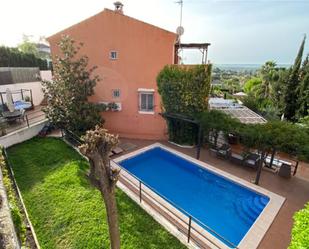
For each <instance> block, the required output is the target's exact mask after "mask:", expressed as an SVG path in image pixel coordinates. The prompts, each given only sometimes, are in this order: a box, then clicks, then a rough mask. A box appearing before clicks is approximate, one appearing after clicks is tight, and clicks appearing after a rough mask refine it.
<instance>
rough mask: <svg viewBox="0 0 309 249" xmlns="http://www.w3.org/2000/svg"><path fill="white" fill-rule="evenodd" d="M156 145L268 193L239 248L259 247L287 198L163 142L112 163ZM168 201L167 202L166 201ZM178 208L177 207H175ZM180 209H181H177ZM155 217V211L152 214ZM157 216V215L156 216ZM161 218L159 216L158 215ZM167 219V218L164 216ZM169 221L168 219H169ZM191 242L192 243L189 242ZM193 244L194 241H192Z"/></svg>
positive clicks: (211, 237)
mask: <svg viewBox="0 0 309 249" xmlns="http://www.w3.org/2000/svg"><path fill="white" fill-rule="evenodd" d="M155 147H160V148H162V149H164V150H167V151H169V152H171V153H173V154H176V155H177V156H179V157H181V158H183V159H185V160H188V161H191V162H193V163H195V164H197V165H198V166H200V167H203V168H205V169H207V170H209V171H211V172H213V173H215V174H219V175H221V176H223V177H226V178H228V179H230V180H232V181H234V182H236V183H237V184H240V185H242V186H244V187H246V188H248V189H251V190H253V191H255V192H258V193H261V194H263V195H266V196H267V197H269V202H268V204H267V205H266V206H265V208H264V209H263V211H262V212H261V213H260V215H259V216H258V218H257V219H256V220H255V222H254V223H253V224H252V226H251V227H250V229H249V230H248V231H247V233H246V234H245V236H244V237H243V238H242V240H241V241H240V243H239V244H238V246H237V248H239V249H247V248H252V249H254V248H257V247H258V246H259V244H260V242H261V241H262V239H263V237H264V235H265V234H266V232H267V230H268V229H269V227H270V226H271V224H272V223H273V221H274V219H275V217H276V216H277V214H278V212H279V210H280V208H281V206H282V205H283V203H284V201H285V198H284V197H282V196H280V195H278V194H275V193H273V192H271V191H269V190H267V189H264V188H262V187H260V186H258V185H255V184H253V183H251V182H248V181H246V180H244V179H241V178H239V177H237V176H234V175H232V174H230V173H227V172H225V171H223V170H221V169H218V168H216V167H214V166H212V165H210V164H208V163H205V162H203V161H200V160H197V159H195V158H193V157H191V156H188V155H186V154H184V153H181V152H179V151H177V150H175V149H173V148H170V147H168V146H165V145H163V144H161V143H153V144H151V145H149V146H146V147H143V148H141V149H138V150H135V151H133V152H130V153H128V154H125V155H123V156H119V157H117V158H115V159H114V160H113V161H111V163H112V165H113V166H118V167H119V165H118V164H117V163H118V162H120V161H123V160H125V159H128V158H131V157H134V156H136V155H139V154H141V153H143V152H146V151H148V150H150V149H153V148H155ZM120 185H121V184H120ZM120 187H121V188H122V189H123V190H125V192H126V193H127V194H128V191H127V189H124V188H123V185H122V186H120ZM130 197H131V198H132V195H130ZM166 203H167V202H166ZM174 209H176V208H174ZM146 211H147V212H149V210H146ZM177 211H179V210H177ZM151 215H152V216H153V217H154V215H153V212H152V214H151ZM154 218H156V217H154ZM157 218H159V217H157ZM163 219H165V218H163ZM156 220H157V221H159V223H161V224H162V218H159V219H156ZM167 222H168V221H167ZM162 225H163V226H164V227H166V224H162ZM167 229H168V230H169V231H170V232H172V233H173V234H174V235H175V236H176V237H177V238H178V239H180V240H181V241H182V242H183V243H184V242H185V244H186V245H188V243H186V241H184V239H183V238H179V236H178V235H177V234H175V231H174V232H173V231H171V229H169V228H167ZM203 230H204V233H205V234H207V237H209V239H210V240H211V241H214V242H215V244H217V245H219V248H230V247H228V246H227V245H226V244H224V243H223V242H222V241H221V240H219V239H217V238H216V237H214V236H213V235H211V234H210V233H209V232H207V231H206V230H205V229H203ZM189 244H190V243H189ZM191 244H192V243H191ZM210 247H211V248H212V246H211V245H210ZM214 248H217V247H214Z"/></svg>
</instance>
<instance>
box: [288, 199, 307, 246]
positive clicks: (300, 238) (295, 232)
mask: <svg viewBox="0 0 309 249" xmlns="http://www.w3.org/2000/svg"><path fill="white" fill-rule="evenodd" d="M307 248H309V202H308V203H307V204H306V205H305V208H304V209H302V210H300V211H298V212H296V213H295V214H294V226H293V229H292V240H291V244H290V246H289V249H307Z"/></svg>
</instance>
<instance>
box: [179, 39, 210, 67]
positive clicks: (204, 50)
mask: <svg viewBox="0 0 309 249" xmlns="http://www.w3.org/2000/svg"><path fill="white" fill-rule="evenodd" d="M209 46H210V43H176V44H175V53H174V64H179V51H180V50H181V49H198V50H199V51H200V52H201V53H202V64H206V63H207V54H208V47H209Z"/></svg>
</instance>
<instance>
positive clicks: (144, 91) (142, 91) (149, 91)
mask: <svg viewBox="0 0 309 249" xmlns="http://www.w3.org/2000/svg"><path fill="white" fill-rule="evenodd" d="M143 94H146V95H152V110H149V109H148V108H146V109H144V110H142V109H141V107H142V95H143ZM146 105H148V101H147V100H146ZM154 109H155V95H154V89H145V88H139V89H138V113H140V114H154V113H155V111H154Z"/></svg>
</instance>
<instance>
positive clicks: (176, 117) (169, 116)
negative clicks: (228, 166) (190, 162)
mask: <svg viewBox="0 0 309 249" xmlns="http://www.w3.org/2000/svg"><path fill="white" fill-rule="evenodd" d="M160 115H161V116H162V117H163V118H165V119H166V120H169V119H172V120H179V121H182V122H187V123H189V124H193V125H194V126H196V127H197V130H198V135H197V136H196V159H200V153H201V146H202V141H203V129H202V127H201V124H200V122H199V121H197V120H195V119H194V118H191V117H188V116H185V115H181V114H176V113H160Z"/></svg>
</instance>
